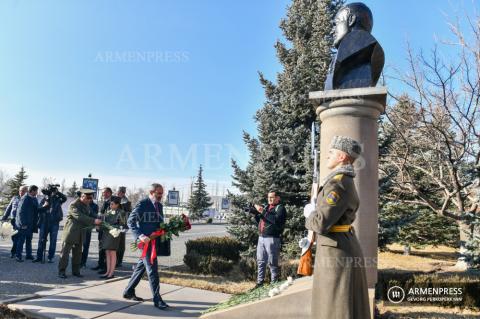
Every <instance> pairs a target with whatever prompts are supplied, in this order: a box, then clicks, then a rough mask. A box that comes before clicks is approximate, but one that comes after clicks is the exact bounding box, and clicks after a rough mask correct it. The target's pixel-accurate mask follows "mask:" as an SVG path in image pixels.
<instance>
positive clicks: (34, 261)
mask: <svg viewBox="0 0 480 319" xmlns="http://www.w3.org/2000/svg"><path fill="white" fill-rule="evenodd" d="M39 262H42V260H41V259H39V258H37V259H35V260H33V261H32V263H39Z"/></svg>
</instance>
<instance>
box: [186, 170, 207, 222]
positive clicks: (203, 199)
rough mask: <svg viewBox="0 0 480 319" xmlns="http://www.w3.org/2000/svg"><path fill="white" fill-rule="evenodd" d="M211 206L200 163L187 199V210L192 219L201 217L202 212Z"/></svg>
mask: <svg viewBox="0 0 480 319" xmlns="http://www.w3.org/2000/svg"><path fill="white" fill-rule="evenodd" d="M210 206H212V202H211V199H210V197H209V196H208V192H207V185H206V184H205V182H204V181H203V168H202V165H200V168H199V170H198V176H197V180H196V181H195V183H194V185H193V191H192V194H191V195H190V200H189V201H188V210H189V211H190V217H191V218H192V219H200V218H202V214H203V212H204V211H205V210H206V209H208V208H209V207H210Z"/></svg>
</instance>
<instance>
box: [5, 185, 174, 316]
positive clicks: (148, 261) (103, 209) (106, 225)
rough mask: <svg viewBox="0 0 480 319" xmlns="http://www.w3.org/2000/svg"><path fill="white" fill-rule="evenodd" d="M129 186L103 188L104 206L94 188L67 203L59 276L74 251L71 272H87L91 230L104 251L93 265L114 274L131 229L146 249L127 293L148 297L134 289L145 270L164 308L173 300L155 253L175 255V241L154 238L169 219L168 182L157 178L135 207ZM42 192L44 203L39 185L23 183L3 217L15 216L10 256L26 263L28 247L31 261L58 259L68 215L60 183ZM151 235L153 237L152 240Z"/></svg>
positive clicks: (77, 274)
mask: <svg viewBox="0 0 480 319" xmlns="http://www.w3.org/2000/svg"><path fill="white" fill-rule="evenodd" d="M126 191H127V189H126V187H123V186H122V187H119V188H118V190H117V192H116V193H115V195H114V193H113V191H112V189H111V188H110V187H105V188H104V189H103V191H102V201H101V202H100V205H98V204H97V203H95V202H94V194H95V191H93V190H91V189H85V188H82V189H80V190H79V191H78V192H77V197H76V198H75V199H74V201H73V202H72V203H70V205H69V207H68V212H67V214H66V221H65V224H64V227H63V232H62V247H61V250H60V256H59V260H58V276H59V277H60V278H62V279H66V278H67V274H66V270H67V267H68V264H69V257H70V254H71V255H72V262H71V268H72V275H73V276H75V277H83V276H82V275H81V274H80V269H81V268H86V264H87V259H88V255H89V248H90V242H91V238H92V232H93V231H96V232H97V234H98V241H99V252H98V254H99V255H98V262H97V265H96V266H95V267H93V268H92V269H93V270H96V271H98V273H99V274H100V278H103V279H110V278H113V277H114V272H115V269H116V268H117V267H121V266H122V262H123V258H124V254H125V241H126V236H125V234H126V231H127V230H128V229H130V230H131V231H132V233H133V235H134V237H135V238H136V240H138V241H140V242H141V243H142V244H143V245H144V247H145V248H144V253H143V254H142V257H140V259H139V260H138V262H137V264H136V265H135V267H134V269H133V272H132V275H131V278H130V280H129V282H128V285H127V287H126V288H125V290H124V291H123V298H125V299H129V300H135V301H143V299H142V298H140V297H138V296H137V295H136V294H135V288H136V286H137V285H138V284H139V283H140V280H141V279H142V277H143V275H144V274H145V272H146V273H147V276H148V280H149V281H150V288H151V292H152V295H153V304H154V306H155V307H156V308H158V309H160V310H165V309H167V308H169V305H168V304H167V303H166V302H164V301H163V300H162V297H161V295H160V280H159V274H158V261H157V258H156V257H157V256H169V255H170V241H169V240H166V241H160V240H158V241H157V240H155V239H151V237H150V236H152V234H153V233H154V232H155V231H156V230H158V229H159V228H160V225H161V224H162V223H163V222H164V215H163V205H162V203H161V201H162V198H163V186H162V185H161V184H158V183H154V184H152V185H151V187H150V190H149V195H148V196H147V197H146V198H144V199H142V200H140V201H139V202H138V203H137V204H136V206H135V208H134V209H133V210H132V203H131V202H130V201H129V200H128V198H127V196H126ZM42 193H43V195H44V197H43V198H42V200H41V201H40V202H39V201H38V199H37V195H38V187H37V186H35V185H31V186H22V187H20V189H19V191H18V195H17V196H14V197H13V198H12V199H11V201H10V203H9V205H8V207H7V209H6V210H5V213H4V214H3V216H2V221H3V222H5V221H10V222H11V223H12V225H13V227H14V229H15V230H16V231H17V232H16V234H15V235H13V236H12V249H11V258H12V259H13V258H15V260H16V261H17V262H19V263H22V262H24V259H23V252H24V247H25V253H26V257H25V259H27V260H32V261H33V262H34V263H44V262H46V260H48V263H53V262H54V258H55V251H56V244H57V235H58V232H59V229H60V222H61V221H62V220H63V218H64V214H63V210H62V204H63V203H65V202H66V201H67V197H66V196H65V195H63V194H62V193H61V192H59V190H58V189H57V187H56V185H49V187H48V188H47V189H43V190H42ZM34 232H38V233H39V240H38V248H37V254H36V256H35V257H34V256H33V253H32V238H33V233H34ZM47 240H48V241H49V242H50V244H49V247H48V255H47V251H46V243H47ZM151 240H152V242H150V241H151ZM153 246H154V247H153ZM46 255H47V256H46Z"/></svg>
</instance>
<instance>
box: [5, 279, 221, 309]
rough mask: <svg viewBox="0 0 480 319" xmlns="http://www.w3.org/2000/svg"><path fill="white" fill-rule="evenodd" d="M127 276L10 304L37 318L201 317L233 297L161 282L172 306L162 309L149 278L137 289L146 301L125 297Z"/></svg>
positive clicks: (161, 288) (162, 289) (40, 293)
mask: <svg viewBox="0 0 480 319" xmlns="http://www.w3.org/2000/svg"><path fill="white" fill-rule="evenodd" d="M127 280H128V279H121V280H117V281H109V282H97V284H96V285H94V286H90V285H88V283H86V282H84V283H82V284H79V285H71V286H69V287H65V288H61V289H57V290H48V291H45V292H39V293H37V294H36V298H33V299H29V300H25V301H21V302H17V303H12V304H10V305H9V306H10V307H11V308H14V309H19V310H22V311H24V312H25V313H26V314H27V315H30V316H32V317H34V318H35V317H36V318H58V319H63V318H69V319H70V318H102V319H119V318H121V319H130V318H135V319H147V318H155V317H161V318H166V319H168V318H198V317H200V313H201V312H202V311H204V310H205V309H207V308H209V307H210V306H212V305H215V304H217V303H219V302H222V301H224V300H226V299H228V297H229V295H227V294H222V293H216V292H211V291H205V290H200V289H194V288H188V287H181V286H174V285H168V284H161V285H160V290H161V293H162V298H163V299H164V300H165V302H167V303H168V304H169V305H170V306H171V309H170V310H168V311H162V310H159V309H157V308H155V307H153V304H152V299H151V297H152V296H151V293H150V289H149V287H148V281H146V280H142V282H141V283H140V285H139V286H138V287H137V289H136V293H137V296H139V297H142V298H144V299H146V301H145V302H134V301H129V300H125V299H123V298H122V291H123V289H124V288H125V286H126V284H127ZM148 298H149V299H148Z"/></svg>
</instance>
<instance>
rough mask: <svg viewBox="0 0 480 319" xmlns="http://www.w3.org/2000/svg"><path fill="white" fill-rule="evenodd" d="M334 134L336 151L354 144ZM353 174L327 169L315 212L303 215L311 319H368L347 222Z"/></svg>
mask: <svg viewBox="0 0 480 319" xmlns="http://www.w3.org/2000/svg"><path fill="white" fill-rule="evenodd" d="M335 138H337V139H340V140H335ZM335 138H334V142H333V144H335V145H336V146H337V148H336V149H340V150H344V151H346V152H348V151H349V150H351V145H350V143H354V145H358V143H357V142H355V141H353V142H352V141H351V140H349V138H344V137H335ZM345 139H346V140H347V142H348V143H347V144H346V146H345V145H344V144H343V143H345ZM355 143H356V144H355ZM358 147H359V146H358ZM332 148H334V147H332ZM359 152H360V151H358V150H357V153H359ZM350 153H352V152H350ZM347 154H348V153H347ZM352 154H355V155H356V153H352ZM354 158H356V157H354ZM354 176H355V172H354V170H353V166H352V165H345V166H340V167H338V168H337V169H335V170H334V171H333V172H332V173H330V174H329V175H328V176H327V177H326V179H325V180H324V181H323V183H322V185H321V187H320V190H319V193H318V197H317V205H316V210H315V212H314V213H312V214H311V215H310V216H309V217H308V218H307V219H306V223H305V226H306V228H307V229H310V230H312V231H314V232H315V233H316V234H317V251H316V256H315V268H314V276H313V287H312V317H311V318H312V319H369V318H370V307H369V300H368V286H367V278H366V273H365V260H364V258H363V253H362V249H361V247H360V243H359V241H358V239H357V237H356V236H355V233H354V230H353V227H352V226H351V224H352V223H353V221H354V220H355V217H356V212H357V209H358V206H359V198H358V195H357V191H356V189H355V184H354V181H353V177H354ZM372 231H376V229H372Z"/></svg>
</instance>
